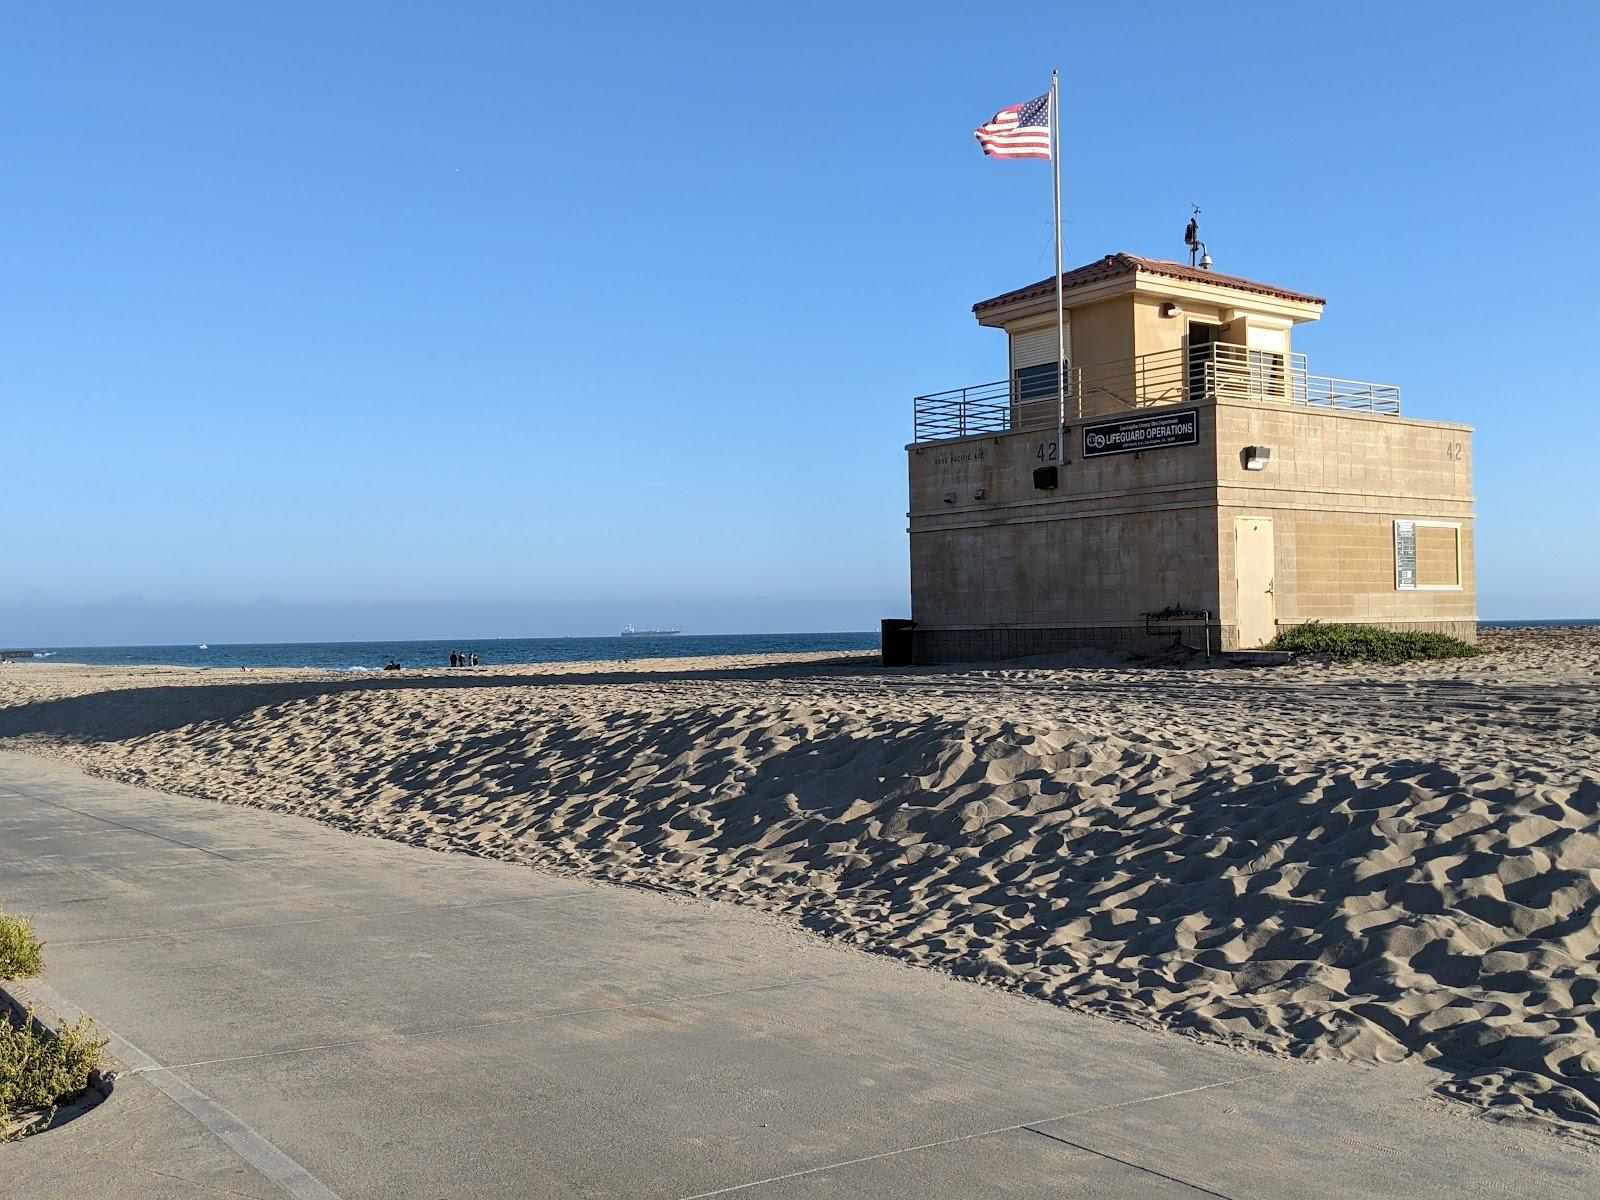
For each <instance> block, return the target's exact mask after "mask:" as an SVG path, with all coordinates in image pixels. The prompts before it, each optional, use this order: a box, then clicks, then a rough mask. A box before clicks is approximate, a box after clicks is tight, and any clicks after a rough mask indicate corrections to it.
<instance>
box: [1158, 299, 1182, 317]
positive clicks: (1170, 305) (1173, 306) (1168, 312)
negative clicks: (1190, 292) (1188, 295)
mask: <svg viewBox="0 0 1600 1200" xmlns="http://www.w3.org/2000/svg"><path fill="white" fill-rule="evenodd" d="M1161 315H1162V316H1163V317H1181V316H1183V305H1181V304H1179V303H1178V302H1177V301H1176V300H1168V301H1166V302H1165V303H1163V304H1162V306H1161Z"/></svg>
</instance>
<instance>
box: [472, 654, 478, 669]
mask: <svg viewBox="0 0 1600 1200" xmlns="http://www.w3.org/2000/svg"><path fill="white" fill-rule="evenodd" d="M472 665H473V666H477V665H478V652H477V651H476V650H474V651H473V652H472Z"/></svg>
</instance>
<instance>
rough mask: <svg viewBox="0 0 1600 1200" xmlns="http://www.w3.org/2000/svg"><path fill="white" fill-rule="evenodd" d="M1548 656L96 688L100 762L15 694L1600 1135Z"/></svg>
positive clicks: (362, 822)
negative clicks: (1377, 665)
mask: <svg viewBox="0 0 1600 1200" xmlns="http://www.w3.org/2000/svg"><path fill="white" fill-rule="evenodd" d="M1590 642H1593V643H1594V645H1590V644H1589V643H1590ZM1550 645H1551V644H1549V643H1547V644H1544V645H1538V644H1535V645H1533V646H1532V648H1531V649H1530V648H1529V647H1527V646H1523V647H1521V649H1519V650H1517V653H1518V654H1522V655H1523V657H1522V658H1521V659H1518V658H1517V657H1516V655H1507V656H1502V657H1499V658H1497V659H1496V660H1493V661H1490V662H1485V661H1483V660H1469V661H1466V662H1464V663H1451V664H1429V665H1425V666H1419V667H1416V668H1407V669H1405V671H1409V674H1407V675H1405V676H1404V678H1400V679H1396V678H1395V677H1394V676H1395V674H1396V673H1395V672H1393V671H1390V672H1387V673H1386V674H1385V676H1384V677H1382V678H1380V677H1377V676H1376V675H1375V674H1374V673H1373V672H1370V671H1367V672H1366V673H1365V674H1364V673H1363V671H1364V670H1365V669H1362V668H1316V667H1308V668H1305V669H1299V668H1296V669H1294V670H1291V671H1284V672H1270V673H1261V674H1241V673H1226V672H1221V673H1218V672H1210V673H1208V672H1197V671H1185V670H1182V669H1173V668H1165V669H1155V668H1142V667H1138V666H1136V665H1131V664H1130V665H1121V666H1096V665H1092V662H1091V663H1089V664H1088V665H1079V666H1072V667H1060V668H1047V667H1037V666H1028V667H1017V668H1010V667H1008V668H1003V669H997V668H989V669H974V670H970V671H961V672H944V673H941V672H935V671H927V670H919V671H917V672H914V673H910V674H895V675H889V674H885V673H882V672H879V671H877V670H875V669H873V668H867V667H828V668H825V669H824V668H807V667H805V666H804V665H800V666H793V665H790V666H783V665H774V664H770V663H767V664H754V665H752V664H750V663H743V664H721V665H719V664H714V663H707V662H704V661H697V662H696V663H695V664H694V665H693V666H694V674H693V677H692V678H690V677H687V675H686V674H684V673H681V672H680V673H674V671H673V670H671V669H669V668H664V667H661V666H659V665H656V666H652V667H650V669H643V668H641V669H640V670H639V671H638V672H637V673H636V674H635V675H633V676H629V675H628V674H627V673H626V672H619V671H617V670H615V669H612V668H608V669H607V671H606V672H605V674H604V677H603V678H600V679H591V678H588V677H586V675H585V672H584V670H583V669H582V668H581V666H576V665H575V666H573V667H570V668H562V669H559V670H552V671H551V672H549V673H548V675H549V677H548V678H547V679H546V680H544V681H543V682H541V683H539V684H537V685H531V684H527V683H509V682H508V683H507V685H506V686H491V685H490V679H489V678H488V677H485V678H483V679H479V680H477V681H476V682H477V683H478V684H479V685H480V686H474V687H473V688H470V689H463V688H453V687H448V686H442V685H438V686H436V685H430V683H429V681H427V680H417V681H415V682H414V683H413V684H412V685H410V686H406V687H403V688H400V687H372V686H352V685H350V684H349V683H338V684H334V683H329V684H327V685H326V686H311V685H307V686H306V687H305V688H304V689H302V694H294V693H293V692H291V691H289V690H287V685H282V686H278V687H276V688H274V689H273V690H271V691H270V692H268V693H264V698H265V699H266V700H267V701H268V702H267V703H263V704H260V705H257V706H254V707H252V706H249V705H245V704H242V703H240V701H239V698H238V697H234V698H232V699H229V698H227V697H225V696H221V695H217V696H213V697H212V698H211V699H210V700H209V701H208V698H207V696H206V695H204V694H201V693H220V692H221V691H222V690H223V688H221V687H220V686H219V685H215V684H208V685H206V686H204V687H196V688H194V689H193V691H194V692H195V693H196V695H193V696H189V697H187V698H185V699H184V700H183V701H182V702H181V703H182V704H184V705H187V708H186V709H184V710H183V711H182V712H181V714H180V716H181V719H174V720H169V721H167V723H166V725H165V727H152V723H151V722H150V721H148V720H141V719H137V718H129V721H130V724H129V727H128V730H127V734H126V736H121V735H119V733H118V731H117V730H118V727H117V720H118V718H117V716H116V712H117V711H126V712H129V713H137V706H138V697H137V695H134V696H129V695H127V694H126V693H117V694H114V700H115V704H116V705H117V706H119V707H118V708H115V709H114V708H108V707H105V706H104V705H103V704H102V702H101V698H100V694H97V693H95V691H94V687H93V686H91V685H92V684H93V680H90V681H89V683H88V684H84V685H83V687H82V689H81V690H80V692H79V693H78V694H77V697H76V699H74V698H73V697H69V696H63V697H62V699H61V700H60V701H59V702H61V703H67V702H69V701H70V702H75V703H76V702H81V703H82V704H83V705H85V706H87V710H88V711H91V712H92V714H93V722H92V725H93V728H94V729H95V730H96V731H97V733H96V734H95V736H94V737H92V738H89V737H83V736H77V737H74V736H70V735H68V734H66V733H63V732H62V731H61V730H60V729H53V730H52V729H48V728H45V727H43V726H42V725H41V724H40V722H39V720H38V717H39V715H40V714H39V710H40V709H41V707H48V704H43V705H42V704H41V702H40V701H38V699H37V698H34V699H27V698H26V697H23V699H24V700H25V701H26V703H25V705H24V707H25V708H26V709H27V713H28V715H27V716H22V715H19V714H20V713H21V712H22V709H20V708H17V707H11V708H0V736H5V735H9V736H10V737H12V738H14V739H20V740H21V741H23V742H25V743H27V744H29V745H31V746H32V747H34V748H36V749H42V750H45V751H46V752H51V753H62V754H68V755H71V756H73V757H77V758H80V759H82V760H84V761H86V762H89V763H91V764H93V765H94V766H95V768H96V769H97V770H100V771H103V772H105V773H109V774H115V775H120V776H121V777H123V778H134V779H139V780H141V781H143V782H147V783H150V784H152V785H155V786H160V787H164V788H168V789H172V790H177V791H184V792H188V793H191V794H197V795H203V796H209V797H212V798H215V799H219V800H231V801H236V802H237V801H243V802H247V803H255V804H262V805H268V806H272V807H279V808H284V809H289V810H293V811H299V812H305V813H310V814H312V815H317V816H319V817H322V818H323V819H326V820H331V821H334V822H336V823H338V824H340V825H342V826H345V827H348V828H355V829H360V830H364V831H367V832H372V833H378V834H382V835H385V836H389V837H399V838H404V839H406V840H409V841H414V842H417V843H419V844H423V845H428V846H436V847H440V848H452V849H463V850H469V851H472V852H474V853H479V854H490V855H493V856H495V857H498V858H514V859H520V860H523V861H527V862H530V863H541V864H546V865H551V866H559V867H562V868H567V869H577V870H582V871H587V872H591V873H594V874H598V875H604V876H607V877H610V878H614V879H620V880H632V881H639V882H650V883H656V884H666V885H669V886H672V887H674V888H677V889H683V890H689V891H694V892H699V893H702V894H705V895H714V896H722V897H727V898H732V899H737V900H739V901H741V902H743V903H748V904H755V905H759V906H761V907H763V908H766V909H769V910H773V911H778V912H782V913H787V914H790V915H792V916H793V917H794V918H796V919H798V920H799V921H801V922H803V923H805V924H806V925H808V926H810V927H812V928H814V929H817V930H819V931H821V932H824V933H828V934H831V935H834V936H839V937H841V938H844V939H847V940H849V941H851V942H855V943H860V944H863V945H868V946H871V947H873V948H876V949H878V950H881V951H885V952H888V953H892V954H896V955H898V956H901V957H903V958H906V959H908V960H910V961H913V962H918V963H925V964H928V965H933V966H938V967H941V968H944V969H947V970H951V971H955V972H957V973H960V974H963V975H967V976H971V977H975V978H980V979H985V980H989V981H992V982H996V983H1000V984H1004V985H1006V986H1010V987H1014V988H1018V989H1021V990H1025V991H1028V992H1030V993H1033V994H1035V995H1038V996H1041V997H1044V998H1046V999H1050V1000H1054V1001H1057V1002H1062V1003H1069V1004H1072V1005H1074V1006H1078V1007H1086V1008H1094V1009H1098V1010H1101V1011H1105V1012H1109V1013H1113V1014H1116V1015H1120V1016H1125V1017H1130V1018H1132V1019H1136V1020H1139V1021H1142V1022H1146V1023H1148V1022H1161V1023H1165V1024H1167V1025H1170V1026H1173V1027H1175V1028H1180V1029H1185V1030H1191V1031H1196V1032H1200V1033H1204V1034H1207V1035H1210V1036H1215V1037H1222V1038H1227V1039H1241V1040H1245V1041H1248V1042H1250V1043H1252V1044H1256V1045H1264V1046H1267V1047H1270V1048H1274V1049H1277V1050H1279V1051H1282V1052H1286V1053H1292V1054H1300V1055H1323V1056H1332V1057H1341V1058H1355V1059H1365V1060H1368V1061H1392V1060H1397V1059H1400V1058H1408V1057H1414V1058H1421V1059H1425V1060H1431V1061H1438V1062H1441V1063H1443V1064H1445V1065H1447V1066H1451V1067H1453V1068H1455V1070H1456V1074H1455V1075H1453V1076H1452V1082H1451V1084H1450V1085H1449V1086H1450V1090H1451V1094H1453V1095H1456V1096H1458V1097H1460V1098H1462V1099H1466V1100H1469V1101H1471V1102H1472V1103H1475V1104H1482V1105H1489V1106H1493V1107H1495V1108H1498V1109H1502V1110H1505V1111H1509V1112H1524V1111H1526V1112H1537V1113H1540V1114H1543V1115H1546V1116H1554V1117H1557V1118H1559V1119H1561V1120H1564V1121H1568V1122H1573V1123H1577V1124H1582V1125H1587V1126H1590V1127H1594V1128H1596V1129H1600V1072H1597V1068H1600V969H1597V965H1596V955H1597V952H1600V741H1597V736H1596V715H1597V709H1596V705H1595V692H1594V684H1595V681H1596V675H1595V665H1594V664H1596V663H1600V653H1597V652H1596V648H1597V647H1600V637H1592V638H1590V639H1588V640H1587V641H1584V642H1583V643H1582V644H1581V645H1580V646H1579V647H1578V650H1577V651H1575V652H1572V653H1569V654H1567V657H1565V658H1560V657H1559V656H1558V657H1551V655H1552V654H1554V651H1552V650H1551V649H1550ZM1540 653H1543V654H1544V655H1545V657H1544V658H1540V657H1539V656H1538V655H1539V654H1540ZM1585 655H1587V656H1589V657H1585ZM708 669H709V670H712V671H718V670H720V671H721V672H722V673H723V675H722V677H721V678H713V677H708V676H707V674H706V672H707V671H708ZM1473 672H1476V673H1475V674H1474V673H1473ZM16 674H18V675H21V674H23V673H22V672H17V673H16ZM1401 674H1404V672H1401ZM1552 681H1554V682H1552ZM115 683H116V680H115V678H113V677H109V676H103V677H102V683H101V685H100V686H102V687H105V686H109V685H111V684H115ZM6 686H8V687H14V685H13V684H12V683H11V681H9V680H8V681H7V683H6ZM74 686H76V685H74ZM118 686H121V685H118ZM127 686H133V685H127ZM139 686H147V681H141V683H140V684H139ZM102 694H103V695H104V697H105V699H106V700H110V699H112V696H113V693H102ZM5 699H6V701H7V703H8V704H11V705H13V706H15V705H17V704H18V703H19V701H18V700H17V699H16V698H15V697H14V696H7V697H5ZM177 703H179V702H178V701H176V700H173V699H171V698H169V699H167V700H164V701H163V704H166V705H169V706H170V705H172V704H177ZM29 722H32V725H29ZM156 724H158V725H159V723H156ZM0 744H3V743H0Z"/></svg>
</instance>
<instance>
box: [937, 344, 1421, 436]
mask: <svg viewBox="0 0 1600 1200" xmlns="http://www.w3.org/2000/svg"><path fill="white" fill-rule="evenodd" d="M1066 385H1067V416H1068V418H1069V419H1070V420H1081V419H1082V418H1083V417H1084V416H1085V415H1086V414H1087V415H1095V416H1099V415H1106V414H1109V413H1115V412H1121V411H1124V410H1131V409H1139V408H1150V407H1153V406H1155V405H1159V404H1188V403H1194V402H1196V401H1202V400H1256V401H1262V402H1266V403H1277V404H1298V405H1303V406H1306V407H1311V408H1335V409H1342V410H1345V411H1349V412H1368V413H1386V414H1391V415H1398V414H1399V412H1400V389H1399V388H1398V387H1395V386H1393V385H1391V384H1386V383H1366V382H1362V381H1359V380H1354V379H1337V378H1335V377H1333V376H1331V375H1313V374H1311V373H1310V371H1308V370H1307V368H1306V356H1305V355H1304V354H1280V353H1278V352H1276V351H1270V350H1251V349H1249V348H1247V347H1244V346H1234V345H1229V344H1225V343H1221V342H1213V343H1212V344H1210V345H1207V346H1195V347H1191V348H1189V349H1187V350H1185V349H1178V350H1162V351H1158V352H1156V353H1154V354H1142V355H1140V356H1139V357H1137V358H1127V359H1122V360H1120V361H1116V362H1105V363H1092V364H1089V365H1087V366H1081V367H1078V366H1069V367H1068V368H1067V379H1066ZM914 414H915V416H914V422H913V430H914V433H913V436H914V440H916V441H918V442H940V441H946V440H948V439H950V438H961V437H973V436H975V435H979V434H992V433H1005V432H1007V431H1009V430H1013V429H1017V430H1023V429H1045V428H1048V427H1049V426H1051V425H1053V424H1055V420H1056V377H1055V372H1054V371H1052V370H1050V369H1049V364H1046V365H1045V367H1044V368H1043V369H1042V370H1040V371H1038V372H1037V373H1035V374H1034V375H1033V376H1032V377H1023V378H1018V379H1015V380H1005V379H1002V380H1000V381H998V382H996V383H983V384H979V385H977V386H976V387H966V388H957V389H955V390H954V391H949V392H935V393H933V394H932V395H928V396H918V397H917V398H916V402H915V405H914Z"/></svg>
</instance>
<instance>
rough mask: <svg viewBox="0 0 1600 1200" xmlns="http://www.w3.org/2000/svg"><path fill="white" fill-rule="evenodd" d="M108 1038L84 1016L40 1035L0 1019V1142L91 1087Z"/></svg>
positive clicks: (27, 1021) (30, 1024) (23, 1020)
mask: <svg viewBox="0 0 1600 1200" xmlns="http://www.w3.org/2000/svg"><path fill="white" fill-rule="evenodd" d="M105 1046H106V1039H105V1038H104V1037H103V1036H101V1034H100V1030H99V1028H98V1027H97V1026H96V1025H95V1024H94V1022H93V1021H91V1020H89V1018H88V1017H83V1018H81V1019H80V1020H78V1021H77V1022H75V1023H74V1024H71V1025H69V1024H67V1023H66V1022H64V1021H63V1022H62V1023H61V1025H60V1026H59V1027H58V1028H57V1029H56V1030H55V1032H54V1033H47V1032H45V1031H44V1030H42V1029H41V1028H40V1027H39V1026H38V1025H37V1024H36V1023H35V1022H34V1019H33V1012H32V1010H31V1009H30V1010H29V1011H28V1013H27V1015H26V1016H22V1017H15V1016H13V1015H12V1014H10V1013H5V1014H0V1142H5V1141H10V1140H11V1139H13V1138H16V1137H20V1136H21V1135H22V1133H24V1132H25V1131H26V1129H27V1127H28V1126H29V1125H32V1124H35V1122H33V1121H29V1122H26V1123H24V1122H22V1120H21V1119H22V1118H24V1117H33V1116H37V1117H38V1118H39V1119H40V1120H42V1121H44V1122H48V1121H49V1119H50V1118H51V1117H52V1116H54V1115H55V1111H56V1108H57V1106H59V1105H60V1104H61V1102H62V1101H63V1100H70V1099H71V1098H72V1097H74V1096H76V1095H77V1094H78V1093H80V1092H82V1091H83V1090H84V1089H85V1088H87V1087H88V1086H89V1076H90V1074H91V1073H92V1072H94V1070H95V1069H96V1068H97V1067H99V1066H100V1056H101V1053H102V1051H104V1050H105Z"/></svg>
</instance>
